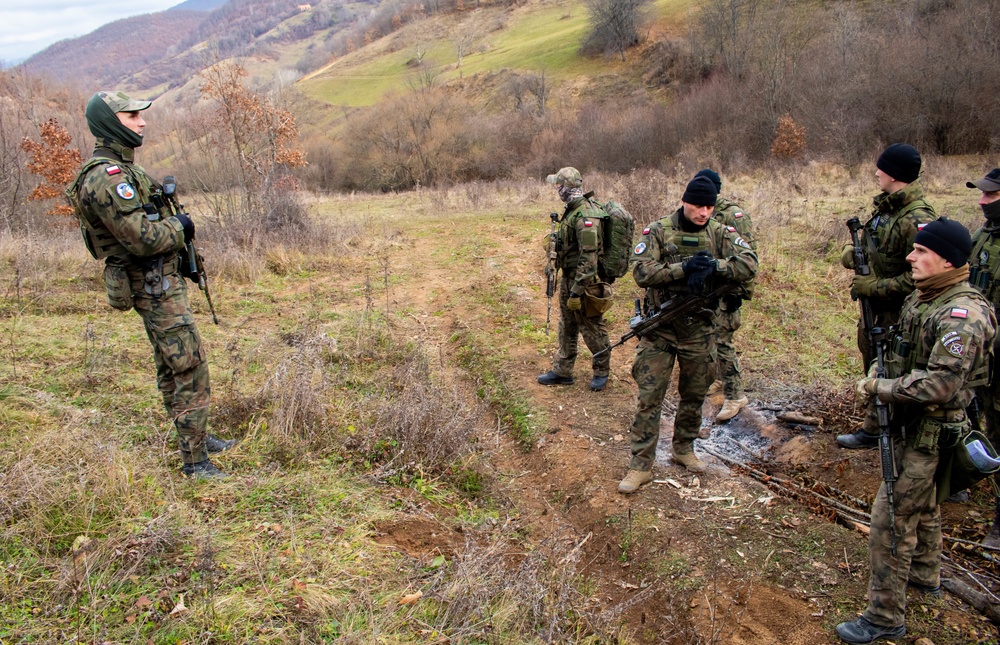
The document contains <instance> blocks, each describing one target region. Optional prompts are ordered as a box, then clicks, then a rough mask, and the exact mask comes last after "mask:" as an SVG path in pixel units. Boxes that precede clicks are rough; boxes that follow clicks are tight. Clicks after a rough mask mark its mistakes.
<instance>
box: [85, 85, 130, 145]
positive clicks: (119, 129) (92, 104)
mask: <svg viewBox="0 0 1000 645" xmlns="http://www.w3.org/2000/svg"><path fill="white" fill-rule="evenodd" d="M85 113H86V115H87V127H89V128H90V133H91V134H92V135H94V136H95V137H97V138H98V139H111V140H112V141H117V142H118V143H120V144H122V145H124V146H125V147H127V148H138V147H139V146H141V145H142V137H141V136H139V135H138V134H136V133H135V132H132V131H131V130H129V129H128V128H126V127H125V126H124V124H122V122H121V121H119V120H118V115H117V114H115V112H114V110H112V109H111V107H110V106H109V105H108V104H107V103H105V102H104V99H102V98H101V96H100V95H99V94H94V96H92V97H90V100H89V101H87V109H86V112H85Z"/></svg>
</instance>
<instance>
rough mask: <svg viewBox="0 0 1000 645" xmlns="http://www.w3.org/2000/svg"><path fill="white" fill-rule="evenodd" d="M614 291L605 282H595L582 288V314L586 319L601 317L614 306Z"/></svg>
mask: <svg viewBox="0 0 1000 645" xmlns="http://www.w3.org/2000/svg"><path fill="white" fill-rule="evenodd" d="M614 296H615V292H614V289H612V288H611V285H610V284H608V283H607V282H595V283H593V284H589V285H587V286H586V287H584V288H583V313H584V315H585V316H586V317H587V318H593V317H595V316H601V315H603V314H604V312H606V311H607V310H608V309H611V305H612V304H614Z"/></svg>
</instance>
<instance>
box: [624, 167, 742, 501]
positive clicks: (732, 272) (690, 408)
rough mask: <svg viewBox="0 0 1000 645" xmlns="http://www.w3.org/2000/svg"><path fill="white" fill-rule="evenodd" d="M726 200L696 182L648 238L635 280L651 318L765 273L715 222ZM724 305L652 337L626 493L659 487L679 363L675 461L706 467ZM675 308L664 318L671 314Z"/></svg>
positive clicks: (638, 360) (637, 366) (636, 255)
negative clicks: (664, 412)
mask: <svg viewBox="0 0 1000 645" xmlns="http://www.w3.org/2000/svg"><path fill="white" fill-rule="evenodd" d="M717 197H718V190H717V189H716V187H715V184H714V183H713V182H712V181H711V180H710V179H709V178H707V177H695V178H694V179H692V180H691V181H690V183H688V185H687V188H686V189H685V191H684V195H683V196H682V197H681V208H679V209H677V211H675V212H674V213H673V214H671V215H669V216H668V217H665V218H663V219H661V220H659V221H657V222H653V223H652V224H650V225H649V227H648V228H646V229H645V230H643V231H642V237H641V238H640V239H639V243H638V244H636V246H635V249H634V250H633V253H632V276H633V277H634V278H635V282H636V284H637V285H639V286H640V287H644V288H645V289H646V310H647V311H653V312H658V311H660V310H661V305H663V304H664V303H674V302H676V303H677V304H678V305H680V304H681V303H682V302H684V301H685V300H687V299H690V298H695V299H699V298H702V297H703V296H704V295H705V294H711V293H713V292H715V293H718V292H717V291H716V290H717V289H718V288H719V287H720V286H721V285H723V284H725V283H726V282H736V283H743V282H747V281H748V280H751V279H752V278H753V277H754V275H755V274H756V272H757V256H756V254H755V253H754V252H753V250H752V249H751V248H750V245H749V244H748V243H747V242H746V241H744V240H743V239H742V238H741V237H740V236H739V235H737V234H736V233H735V232H731V231H729V230H728V229H727V228H726V227H725V226H723V225H722V224H720V223H719V222H717V221H715V220H713V219H712V211H713V209H714V208H715V202H716V199H717ZM718 306H719V303H718V299H717V298H713V299H712V302H704V304H702V306H700V307H698V308H696V309H693V310H691V311H688V312H686V314H685V315H684V316H682V317H680V318H675V319H672V320H669V321H667V322H665V324H663V325H662V326H659V327H657V328H655V329H651V330H647V331H644V333H643V335H642V338H641V340H640V341H639V345H638V347H637V348H636V355H635V360H634V362H633V364H632V377H633V378H634V379H635V382H636V384H637V385H638V386H639V399H638V404H637V407H636V413H635V419H634V420H633V421H632V429H631V433H630V441H631V448H632V459H631V461H630V462H629V470H628V473H627V474H626V475H625V478H624V479H622V481H621V483H619V484H618V492H620V493H634V492H635V491H636V490H638V489H639V487H640V486H642V485H643V484H645V483H647V482H649V481H651V480H652V479H653V475H652V472H651V469H652V467H653V461H654V460H655V458H656V443H657V441H658V439H659V436H660V409H661V406H662V405H663V397H664V395H665V394H666V392H667V386H668V385H669V383H670V374H671V372H672V371H673V367H674V361H679V363H680V376H679V381H678V391H679V392H680V404H679V405H678V408H677V416H676V418H675V420H674V438H673V458H674V461H675V462H677V463H678V464H680V465H682V466H684V467H685V468H687V469H688V470H690V471H692V472H703V471H704V470H705V464H704V462H702V461H701V460H700V459H698V457H697V456H696V455H695V454H694V440H695V438H696V437H697V436H698V431H699V430H700V429H701V407H702V404H703V403H704V400H705V393H706V392H707V391H708V386H709V382H710V381H711V378H712V376H711V370H712V359H713V358H714V353H715V341H714V335H715V324H714V318H715V314H716V310H717V309H718ZM669 309H670V305H668V306H667V307H666V308H665V309H664V310H665V311H669Z"/></svg>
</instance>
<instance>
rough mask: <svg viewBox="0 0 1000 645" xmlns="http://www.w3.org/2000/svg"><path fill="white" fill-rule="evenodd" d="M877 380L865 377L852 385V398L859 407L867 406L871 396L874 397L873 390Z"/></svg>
mask: <svg viewBox="0 0 1000 645" xmlns="http://www.w3.org/2000/svg"><path fill="white" fill-rule="evenodd" d="M877 384H878V379H875V378H869V377H865V378H863V379H861V380H860V381H858V382H857V383H855V384H854V396H855V398H856V399H857V401H858V403H859V404H860V405H861V406H866V405H868V402H869V401H871V398H872V396H874V395H875V388H876V386H877Z"/></svg>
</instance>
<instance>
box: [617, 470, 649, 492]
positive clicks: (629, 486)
mask: <svg viewBox="0 0 1000 645" xmlns="http://www.w3.org/2000/svg"><path fill="white" fill-rule="evenodd" d="M651 481H653V473H652V472H650V471H648V470H632V469H629V471H628V474H627V475H625V479H623V480H621V481H620V482H618V492H619V493H625V494H626V495H628V494H629V493H634V492H635V491H637V490H639V487H640V486H642V485H643V484H648V483H649V482H651Z"/></svg>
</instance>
